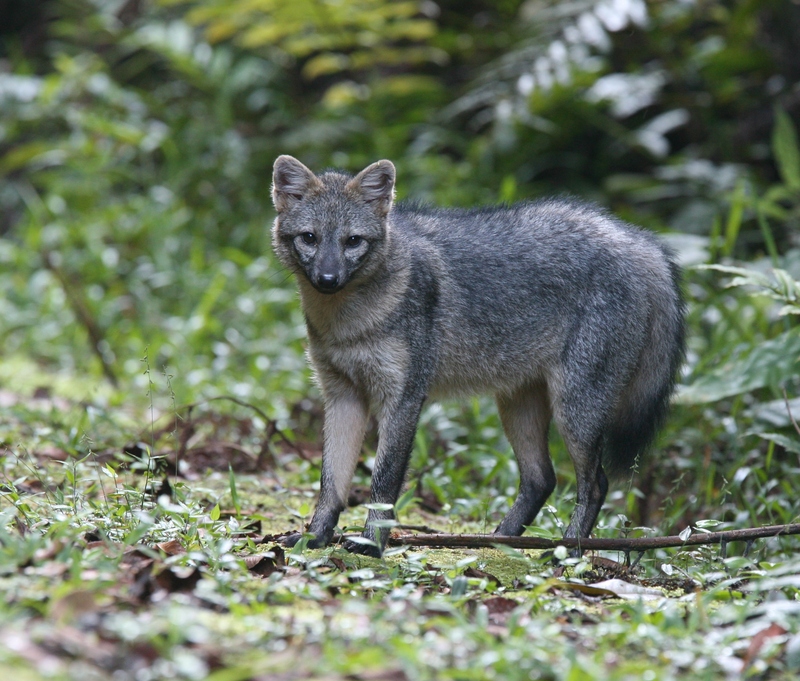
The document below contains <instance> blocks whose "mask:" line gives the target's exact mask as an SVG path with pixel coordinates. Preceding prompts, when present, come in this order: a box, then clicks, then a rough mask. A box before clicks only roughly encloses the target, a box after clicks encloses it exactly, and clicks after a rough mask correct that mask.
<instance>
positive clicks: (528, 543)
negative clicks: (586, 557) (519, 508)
mask: <svg viewBox="0 0 800 681" xmlns="http://www.w3.org/2000/svg"><path fill="white" fill-rule="evenodd" d="M795 534H800V523H794V524H791V525H769V526H767V527H753V528H746V529H742V530H728V531H726V532H697V533H695V534H692V535H690V536H689V537H687V538H686V539H682V538H681V537H678V536H670V537H640V538H617V539H596V538H589V539H586V538H580V539H576V538H564V539H544V538H542V537H505V536H501V535H495V534H445V533H442V534H403V535H399V536H392V537H390V538H389V544H391V545H392V546H431V547H466V548H491V547H493V546H497V545H498V544H501V545H503V546H510V547H512V548H515V549H554V548H556V547H557V546H566V547H567V548H581V549H586V550H597V551H602V550H606V551H644V550H648V549H664V548H670V547H682V546H700V545H703V544H719V543H721V542H726V543H727V542H732V541H752V540H753V539H759V538H763V537H778V536H784V535H795Z"/></svg>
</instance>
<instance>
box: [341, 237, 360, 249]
mask: <svg viewBox="0 0 800 681" xmlns="http://www.w3.org/2000/svg"><path fill="white" fill-rule="evenodd" d="M363 240H364V239H363V238H362V237H360V236H356V235H355V234H354V235H353V236H349V237H347V240H346V241H345V242H344V245H345V246H348V247H349V248H355V247H356V246H358V245H359V244H360V243H361V242H362V241H363Z"/></svg>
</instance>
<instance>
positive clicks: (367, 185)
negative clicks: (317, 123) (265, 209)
mask: <svg viewBox="0 0 800 681" xmlns="http://www.w3.org/2000/svg"><path fill="white" fill-rule="evenodd" d="M394 181H395V169H394V165H393V164H392V163H391V161H378V162H377V163H373V164H372V165H371V166H368V167H367V168H365V169H364V170H362V171H361V172H360V173H359V174H358V175H356V176H355V177H350V176H348V175H345V174H344V173H339V172H335V171H330V172H325V173H322V174H321V175H319V177H318V176H316V175H314V173H312V172H311V171H310V170H309V169H308V168H306V167H305V166H304V165H303V164H302V163H300V161H298V160H297V159H295V158H292V157H291V156H279V157H278V158H277V160H276V161H275V166H274V170H273V175H272V200H273V203H274V204H275V209H276V210H277V211H278V217H277V218H276V219H275V226H274V228H273V231H272V236H273V246H274V248H275V252H276V254H277V255H278V258H279V259H280V261H281V262H282V263H283V264H284V265H286V266H287V267H288V268H290V269H292V270H294V271H295V272H296V273H297V274H298V275H299V276H304V277H305V278H306V279H307V280H308V282H309V283H310V284H311V285H312V286H313V287H314V288H315V289H316V290H317V291H319V292H320V293H328V294H333V293H337V292H339V291H341V290H342V289H344V288H345V287H346V286H347V285H348V284H349V283H351V282H354V281H357V280H360V279H364V278H367V277H369V276H370V275H372V274H373V273H374V272H375V271H376V270H377V268H379V267H380V265H381V263H383V262H384V254H385V252H386V247H387V238H388V224H387V216H388V214H389V211H390V209H391V207H392V202H393V200H394Z"/></svg>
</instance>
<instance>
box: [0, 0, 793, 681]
mask: <svg viewBox="0 0 800 681" xmlns="http://www.w3.org/2000/svg"><path fill="white" fill-rule="evenodd" d="M0 15H2V16H0V290H2V291H3V295H2V296H1V297H0V342H1V344H0V348H2V350H0V442H1V443H2V448H1V449H0V468H1V469H2V479H0V589H2V593H3V605H2V606H0V669H2V670H3V672H4V674H5V675H6V676H8V678H14V679H20V680H23V681H25V680H27V679H32V680H33V679H36V680H38V679H45V678H47V679H75V678H81V679H82V680H83V679H112V678H114V679H121V680H127V679H131V680H136V681H139V680H147V679H171V678H175V679H205V678H208V679H212V680H214V681H235V680H242V681H244V680H247V679H253V680H259V679H285V680H287V681H288V680H293V679H312V678H313V679H317V678H318V679H361V680H364V681H366V680H367V679H371V680H373V681H376V680H381V681H400V680H403V679H458V680H462V679H464V680H466V679H483V678H497V679H512V680H513V679H527V678H543V679H562V678H563V679H570V680H578V679H604V678H609V679H628V678H630V679H673V678H682V679H683V678H691V679H694V678H697V679H717V678H725V677H731V678H770V679H776V678H785V679H794V678H797V676H798V673H800V605H799V604H798V598H800V581H799V580H798V577H797V575H798V573H800V559H799V558H798V556H797V549H798V546H799V544H798V540H797V539H796V538H792V537H784V538H777V539H771V540H760V541H758V542H756V543H755V544H754V545H753V546H752V547H748V548H749V549H750V550H749V552H747V551H746V550H745V546H744V545H741V544H732V545H730V546H728V547H727V555H726V556H723V555H722V554H721V553H720V550H719V548H715V547H698V548H695V549H692V550H688V549H687V550H673V549H670V550H655V551H650V552H648V553H646V554H645V555H644V556H643V557H642V558H641V560H640V562H639V563H638V565H637V566H636V567H635V568H634V569H626V568H625V567H624V566H614V565H613V564H609V563H608V562H607V561H604V560H595V557H593V556H586V557H585V558H584V559H583V560H580V561H578V560H569V559H567V560H565V561H564V563H565V566H566V570H565V571H564V573H563V574H560V571H557V567H556V565H554V564H553V563H552V562H551V560H550V559H549V558H543V557H541V556H539V555H537V554H536V552H526V553H521V552H514V551H501V550H499V549H485V550H475V551H446V550H405V549H402V548H395V549H392V550H391V551H390V552H389V555H387V557H386V558H385V560H384V561H376V560H371V559H366V558H363V557H357V556H351V555H349V554H347V553H345V552H344V551H342V550H341V549H338V548H330V549H326V550H319V551H303V550H302V549H297V550H294V551H292V552H291V553H286V554H284V553H283V552H282V551H281V550H280V549H279V548H278V547H277V544H276V542H275V541H273V540H272V539H269V537H270V536H271V535H274V534H278V533H281V532H286V531H289V530H293V529H297V528H299V527H300V526H301V524H302V522H303V521H304V520H306V519H308V517H309V516H310V512H311V510H312V508H313V503H314V494H315V492H314V490H315V483H317V481H318V476H319V465H318V462H319V431H320V425H321V407H320V401H319V396H318V393H317V392H316V390H315V388H314V387H313V384H312V382H311V377H310V375H309V372H308V369H307V367H306V363H305V360H304V357H303V345H304V335H305V331H304V326H303V318H302V315H301V313H300V310H299V307H298V302H297V300H296V296H295V294H294V289H293V285H292V282H291V281H290V280H289V276H288V273H287V272H285V271H283V270H281V269H280V267H279V266H278V265H277V263H276V262H275V260H274V259H273V257H272V255H271V246H270V236H269V230H270V225H271V221H272V218H273V212H272V208H271V205H270V197H269V185H270V178H271V166H272V162H273V160H274V158H275V157H276V156H277V155H278V154H280V153H289V154H292V155H294V156H296V157H298V158H300V159H301V160H303V161H304V162H305V163H307V164H308V165H309V166H310V167H313V168H315V169H316V168H322V167H325V166H339V167H344V168H347V169H349V170H358V169H360V168H362V167H364V166H366V165H367V164H368V163H369V162H372V161H375V160H377V159H379V158H390V159H392V160H393V161H394V162H395V164H396V165H397V168H398V173H399V177H398V189H399V191H400V192H401V195H402V196H401V198H411V199H414V200H420V201H430V202H434V203H437V204H440V205H476V204H485V203H492V202H498V201H513V200H518V199H525V198H532V197H536V196H540V195H543V194H548V193H562V192H570V193H574V194H577V195H580V196H583V197H586V198H589V199H592V200H596V201H598V202H600V203H602V204H604V205H607V206H608V207H609V208H610V209H611V210H613V211H614V212H615V213H617V214H619V215H621V216H623V217H624V218H626V219H629V220H631V221H633V222H636V223H638V224H641V225H643V226H645V227H647V228H649V229H652V230H654V231H657V232H660V233H662V234H663V236H664V238H665V239H666V240H668V241H669V242H670V243H671V244H672V245H673V247H674V248H675V249H676V250H677V251H678V252H679V254H680V256H681V260H682V262H683V263H684V266H685V288H686V294H687V302H688V306H689V312H688V321H689V339H688V343H689V352H688V357H687V364H686V368H685V372H684V374H683V376H682V379H681V383H682V385H681V386H680V389H679V391H678V394H677V396H676V400H675V402H676V404H675V407H674V409H673V411H672V414H671V417H670V420H669V422H668V424H667V426H666V428H665V429H664V432H663V433H662V435H661V436H660V438H659V441H658V443H657V446H656V447H655V448H654V451H653V453H652V455H651V456H650V457H649V458H648V459H647V460H646V461H643V462H642V463H641V465H640V467H639V469H638V470H637V471H636V472H635V474H634V475H632V477H631V478H630V479H629V480H623V481H619V482H618V483H617V485H616V487H615V488H614V490H615V491H614V492H613V493H612V494H611V495H610V496H609V500H608V503H607V505H606V508H605V510H604V513H603V516H602V517H601V521H600V525H599V527H598V530H597V536H601V537H616V536H620V535H626V536H652V535H660V534H678V533H680V532H682V531H684V530H685V529H686V528H687V527H689V526H692V527H693V528H695V529H696V531H697V530H700V531H702V530H703V528H706V529H711V528H713V529H714V530H722V529H737V528H743V527H749V526H759V525H767V524H782V523H790V522H797V520H798V517H799V516H800V498H798V495H797V492H796V490H797V489H798V488H800V466H798V455H800V433H798V431H797V430H796V426H795V425H794V424H793V423H792V415H793V416H794V418H795V420H797V419H800V372H799V371H798V364H797V359H798V356H800V331H799V330H798V329H799V328H800V327H798V317H797V315H798V312H799V311H800V302H799V301H800V283H798V280H800V241H798V236H797V235H798V233H800V231H798V228H800V142H798V128H800V69H799V68H798V62H797V57H796V55H797V50H796V36H797V35H798V34H800V7H798V5H797V4H796V3H787V2H780V1H778V0H768V1H761V2H754V1H752V0H732V1H730V2H720V1H717V0H708V1H706V2H683V1H680V0H667V1H664V2H644V1H643V0H615V1H614V2H610V1H603V2H596V1H593V0H576V1H575V2H570V3H558V2H545V1H541V2H537V1H535V0H527V1H525V2H521V1H520V0H502V1H500V2H488V1H486V0H468V1H467V2H456V1H455V0H440V1H438V2H427V1H426V2H413V1H412V2H405V1H403V2H384V1H382V0H293V1H292V2H287V1H285V0H246V1H245V0H232V1H228V2H222V1H221V0H187V1H185V2H184V1H177V0H149V1H148V0H142V1H141V2H138V1H134V0H130V1H122V0H47V1H43V2H27V1H25V0H9V1H7V2H5V3H0ZM218 398H221V399H218ZM373 446H374V439H373V440H371V441H368V443H367V446H366V447H365V456H364V460H365V464H364V466H362V467H361V468H360V469H359V471H358V473H357V480H356V482H357V485H356V487H355V488H354V490H353V493H352V495H351V496H352V497H353V499H352V501H353V503H354V507H353V508H351V509H349V510H348V511H347V512H346V513H345V514H344V515H343V517H342V526H343V529H344V530H347V531H349V528H354V527H356V526H357V525H358V524H359V523H361V522H363V519H364V514H365V512H364V509H363V506H362V507H355V504H359V503H365V502H367V501H368V499H367V498H366V496H365V495H364V494H363V493H362V492H363V489H362V488H366V487H368V485H369V464H370V461H371V456H372V452H373V450H372V447H373ZM552 448H553V454H554V458H555V460H556V464H557V470H558V476H559V486H558V490H557V492H556V495H554V497H553V498H552V499H551V503H552V506H549V507H547V508H546V509H545V510H543V512H542V514H541V515H540V517H539V518H537V520H536V524H535V527H533V528H531V530H530V532H532V533H537V534H541V535H543V536H552V537H557V536H559V534H560V532H561V530H562V528H563V527H564V526H565V524H566V522H567V521H568V513H569V511H570V509H571V508H572V506H573V504H574V495H575V488H574V478H573V473H572V469H571V466H570V464H569V461H568V457H567V456H566V452H565V451H564V448H563V445H562V444H561V442H560V440H559V439H558V437H557V435H555V434H554V436H553V441H552ZM516 480H517V477H516V467H515V463H514V461H513V456H512V454H511V452H510V450H509V447H508V444H507V443H506V442H505V440H504V439H503V437H502V431H501V428H500V424H499V422H498V419H497V416H496V414H495V411H494V409H493V407H492V404H491V401H489V400H473V401H470V402H468V403H466V404H454V403H446V404H443V405H432V406H430V407H429V408H428V409H427V410H426V412H425V414H424V415H423V419H422V424H421V427H420V431H419V435H418V439H417V446H416V448H415V452H414V455H413V461H412V470H411V474H410V478H409V485H408V489H409V492H408V493H407V494H406V495H405V496H404V497H403V499H402V500H401V503H400V504H399V506H400V508H399V509H398V510H399V516H400V521H401V522H402V523H406V524H409V525H418V526H421V525H427V526H430V527H434V528H436V529H438V530H441V531H449V532H461V531H471V532H488V531H490V530H491V529H492V528H493V527H494V526H495V524H496V522H497V520H498V518H499V517H500V516H501V515H502V513H503V511H504V510H505V509H506V508H507V506H508V504H509V503H510V502H511V500H512V499H513V495H514V492H515V486H516ZM265 535H266V536H267V537H268V538H267V540H266V541H264V538H265ZM601 558H606V559H608V558H610V559H613V560H617V561H621V562H623V563H624V560H625V556H620V555H617V554H604V556H602V557H601ZM632 558H633V559H634V560H635V558H636V556H632ZM562 567H563V566H562ZM611 577H616V578H619V579H621V580H624V582H626V583H627V584H628V586H619V585H616V586H614V587H613V588H612V587H611V586H608V585H607V593H604V592H598V591H592V590H590V589H587V588H586V586H585V585H590V584H593V583H595V582H598V581H600V580H606V579H608V578H611ZM632 586H643V587H646V588H647V589H650V590H652V589H657V590H658V591H657V592H656V593H647V594H645V595H644V596H643V597H641V598H639V597H633V598H630V597H627V598H626V597H622V592H625V591H626V590H627V591H630V590H631V587H632ZM608 592H613V593H616V594H618V596H620V597H612V596H611V595H610V593H608Z"/></svg>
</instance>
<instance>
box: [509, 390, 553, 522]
mask: <svg viewBox="0 0 800 681" xmlns="http://www.w3.org/2000/svg"><path fill="white" fill-rule="evenodd" d="M497 408H498V411H499V413H500V420H501V422H502V424H503V430H504V431H505V433H506V437H507V438H508V441H509V442H510V443H511V447H512V449H513V450H514V455H515V456H516V458H517V465H518V466H519V493H518V494H517V498H516V500H515V501H514V504H513V505H512V506H511V510H509V512H508V513H507V514H506V517H505V518H503V521H502V522H501V523H500V525H499V526H498V527H497V529H496V530H495V531H494V532H495V534H501V535H508V536H517V535H520V534H522V533H523V532H524V531H525V527H526V526H527V525H530V523H531V522H533V519H534V518H535V517H536V515H537V514H538V513H539V511H540V510H541V508H542V506H543V505H544V502H545V501H546V500H547V497H549V496H550V494H552V492H553V490H554V489H555V486H556V474H555V471H554V470H553V463H552V461H551V460H550V451H549V448H548V444H547V431H548V428H549V425H550V419H551V416H552V413H551V410H550V401H549V397H548V394H547V387H546V386H545V384H544V383H537V384H534V385H532V386H526V387H524V388H522V389H520V390H518V391H516V392H515V393H513V394H511V395H498V396H497Z"/></svg>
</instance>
